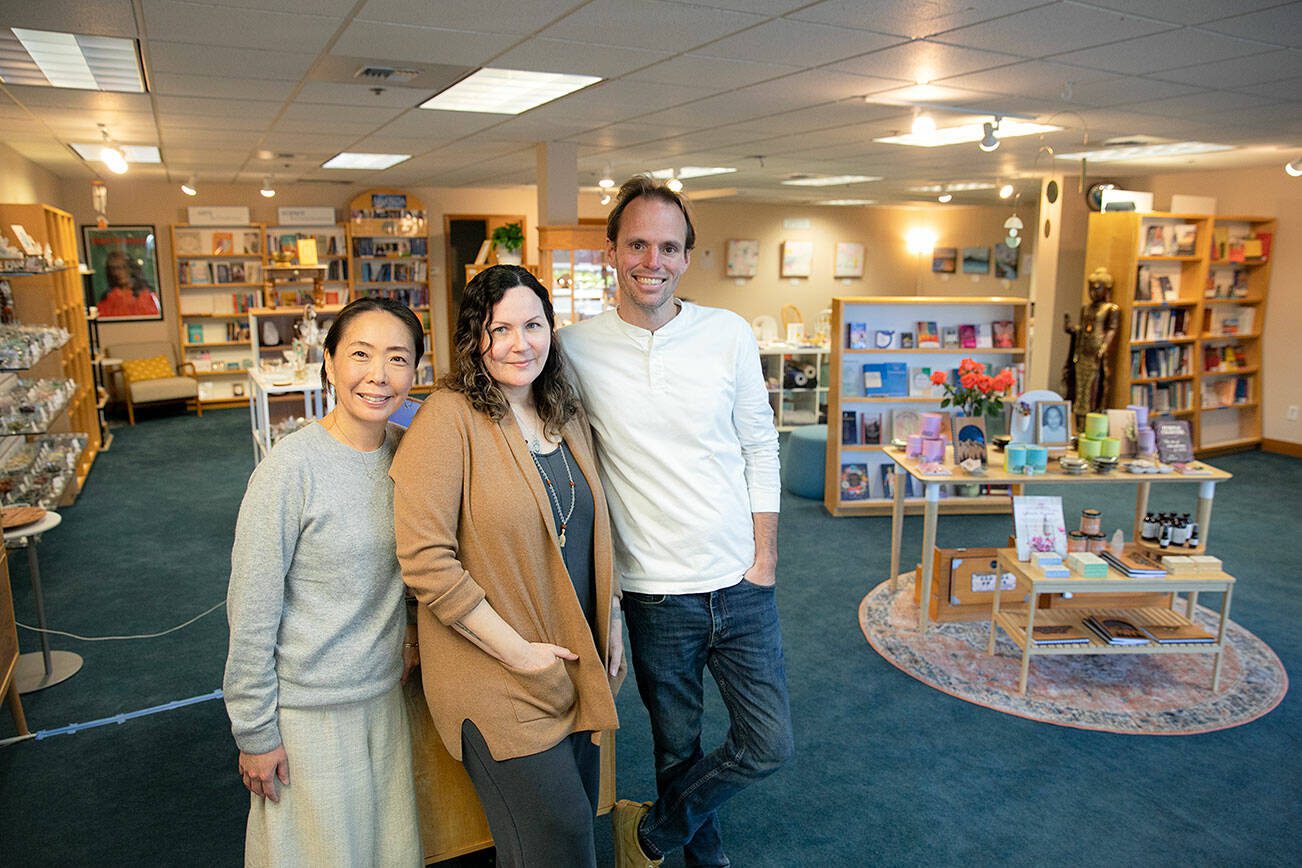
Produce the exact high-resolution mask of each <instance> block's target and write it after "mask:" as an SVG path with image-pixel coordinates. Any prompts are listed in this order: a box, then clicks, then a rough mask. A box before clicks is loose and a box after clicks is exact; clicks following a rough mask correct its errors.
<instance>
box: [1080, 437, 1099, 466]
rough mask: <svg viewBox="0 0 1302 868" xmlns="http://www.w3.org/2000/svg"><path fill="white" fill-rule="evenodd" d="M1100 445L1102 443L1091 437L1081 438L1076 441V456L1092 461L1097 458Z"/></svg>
mask: <svg viewBox="0 0 1302 868" xmlns="http://www.w3.org/2000/svg"><path fill="white" fill-rule="evenodd" d="M1102 445H1103V444H1102V441H1100V440H1095V439H1094V438H1093V437H1081V438H1080V439H1079V440H1077V441H1076V454H1077V455H1079V456H1080V457H1081V458H1084V459H1086V460H1087V461H1088V460H1093V459H1095V458H1098V457H1099V454H1100V451H1101V450H1102Z"/></svg>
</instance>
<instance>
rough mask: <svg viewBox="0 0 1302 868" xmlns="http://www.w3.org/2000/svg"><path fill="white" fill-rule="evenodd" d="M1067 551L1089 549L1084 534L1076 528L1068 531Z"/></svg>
mask: <svg viewBox="0 0 1302 868" xmlns="http://www.w3.org/2000/svg"><path fill="white" fill-rule="evenodd" d="M1067 551H1069V552H1084V551H1089V547H1088V545H1087V543H1086V541H1085V534H1083V533H1081V532H1080V531H1078V530H1073V531H1068V532H1067Z"/></svg>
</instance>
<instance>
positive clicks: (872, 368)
mask: <svg viewBox="0 0 1302 868" xmlns="http://www.w3.org/2000/svg"><path fill="white" fill-rule="evenodd" d="M863 386H864V395H866V396H870V397H871V396H878V397H898V396H906V395H908V394H909V366H908V365H906V364H904V363H903V362H870V363H868V364H866V365H864V366H863Z"/></svg>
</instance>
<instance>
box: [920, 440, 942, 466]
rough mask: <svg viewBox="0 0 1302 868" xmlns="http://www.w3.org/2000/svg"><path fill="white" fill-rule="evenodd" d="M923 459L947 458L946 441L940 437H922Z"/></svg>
mask: <svg viewBox="0 0 1302 868" xmlns="http://www.w3.org/2000/svg"><path fill="white" fill-rule="evenodd" d="M922 460H923V461H944V460H945V441H944V440H943V439H941V438H940V437H924V438H922Z"/></svg>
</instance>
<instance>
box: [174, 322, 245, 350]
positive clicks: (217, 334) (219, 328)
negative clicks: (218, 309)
mask: <svg viewBox="0 0 1302 868" xmlns="http://www.w3.org/2000/svg"><path fill="white" fill-rule="evenodd" d="M248 339H249V325H248V323H247V322H241V321H240V320H233V319H231V320H226V321H225V322H223V323H202V322H192V323H187V324H186V326H185V342H186V343H187V344H193V345H196V346H197V345H200V344H211V343H218V342H221V341H247V340H248Z"/></svg>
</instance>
